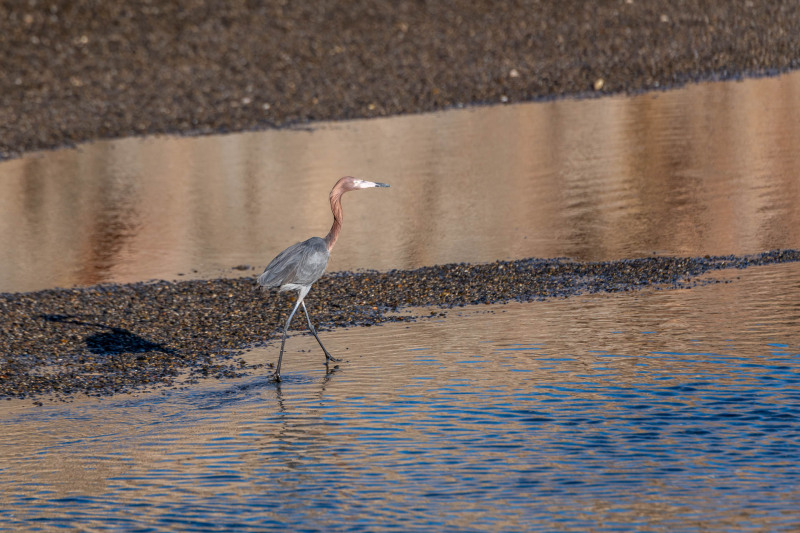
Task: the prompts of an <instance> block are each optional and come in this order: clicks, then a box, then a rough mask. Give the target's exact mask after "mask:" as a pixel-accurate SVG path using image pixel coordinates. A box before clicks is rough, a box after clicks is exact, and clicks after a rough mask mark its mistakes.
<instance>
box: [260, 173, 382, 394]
mask: <svg viewBox="0 0 800 533" xmlns="http://www.w3.org/2000/svg"><path fill="white" fill-rule="evenodd" d="M369 187H388V185H386V184H385V183H375V182H371V181H364V180H359V179H356V178H353V177H350V176H345V177H344V178H342V179H340V180H339V181H337V182H336V185H334V187H333V189H332V190H331V194H330V201H331V211H332V212H333V225H332V226H331V230H330V231H329V232H328V235H326V236H325V238H324V239H323V238H322V237H311V238H310V239H307V240H305V241H303V242H298V243H296V244H293V245H291V246H290V247H288V248H287V249H285V250H284V251H282V252H281V253H279V254H278V256H277V257H275V259H273V260H272V261H270V263H269V265H267V268H265V269H264V272H263V273H262V274H261V275H260V276H259V277H258V284H259V285H261V286H262V287H263V288H265V289H270V288H275V287H277V288H278V291H279V292H283V291H297V303H295V305H294V308H292V312H291V313H290V314H289V318H288V319H287V320H286V325H285V326H284V328H283V338H282V340H281V353H280V356H279V357H278V364H277V366H276V367H275V374H274V377H275V380H276V381H280V379H281V378H280V372H281V361H282V359H283V348H284V346H285V344H286V332H287V330H288V329H289V324H290V323H291V322H292V317H294V314H295V312H296V311H297V308H298V307H300V306H301V305H302V306H303V311H304V312H305V315H306V319H307V321H308V328H309V329H310V330H311V333H313V334H314V337H315V338H316V339H317V342H318V343H319V345H320V348H322V351H323V352H325V363H326V364H327V362H328V361H338V359H335V358H334V357H333V356H331V354H330V353H328V350H326V349H325V346H323V345H322V341H321V340H319V336H318V335H317V332H316V330H315V329H314V326H313V325H312V324H311V317H310V316H308V310H307V309H306V304H305V303H304V302H303V299H304V298H305V297H306V294H308V291H309V290H311V285H312V284H313V283H314V282H315V281H317V280H318V279H319V278H320V277H321V276H322V274H323V273H324V272H325V268H326V267H327V266H328V260H329V259H330V256H331V250H332V249H333V246H334V244H336V239H338V237H339V232H340V231H341V229H342V203H341V198H342V195H343V194H344V193H346V192H348V191H353V190H358V189H366V188H369Z"/></svg>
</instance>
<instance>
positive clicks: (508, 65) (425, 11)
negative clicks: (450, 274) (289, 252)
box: [0, 0, 800, 158]
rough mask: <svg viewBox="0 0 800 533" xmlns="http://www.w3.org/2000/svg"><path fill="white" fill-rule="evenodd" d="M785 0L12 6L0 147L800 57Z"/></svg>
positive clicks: (662, 82) (591, 84)
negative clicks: (764, 0) (778, 0)
mask: <svg viewBox="0 0 800 533" xmlns="http://www.w3.org/2000/svg"><path fill="white" fill-rule="evenodd" d="M797 35H800V4H798V3H793V2H749V1H747V2H745V1H736V2H729V1H727V0H713V1H701V0H688V1H685V2H663V1H662V2H649V1H648V2H645V1H641V0H614V1H604V2H574V1H568V2H559V1H556V0H549V1H543V2H501V3H494V2H492V3H489V2H478V3H475V2H470V1H463V0H459V1H456V2H443V3H415V2H384V1H370V0H361V1H356V2H348V3H347V4H341V3H339V2H333V1H329V0H326V1H323V2H271V3H265V4H261V3H257V2H216V1H202V0H194V1H188V2H180V3H178V2H169V3H163V2H149V1H143V0H140V1H137V2H122V1H120V0H112V1H110V2H101V3H95V2H87V1H78V2H65V1H55V2H47V3H37V2H24V3H23V2H14V3H3V4H2V5H0V47H2V50H3V54H2V58H0V158H7V157H11V156H14V155H17V154H19V153H21V152H24V151H29V150H36V149H42V148H53V147H59V146H65V145H71V144H74V143H78V142H82V141H87V140H92V139H100V138H114V137H123V136H130V135H142V134H153V133H183V134H201V133H210V132H228V131H237V130H250V129H258V128H268V127H275V126H284V125H289V124H297V123H304V122H307V121H313V120H319V119H348V118H356V117H373V116H383V115H392V114H399V113H416V112H422V111H432V110H437V109H443V108H448V107H453V106H460V105H470V104H481V103H489V104H493V103H498V102H519V101H526V100H532V99H539V98H547V97H555V96H564V95H595V94H607V93H615V92H621V91H640V90H647V89H661V88H665V87H672V86H675V85H679V84H683V83H686V82H688V81H692V80H707V79H727V78H735V77H739V76H742V75H748V74H753V75H761V74H769V73H776V72H781V71H785V70H789V69H795V68H797V67H798V66H800V40H798V39H797Z"/></svg>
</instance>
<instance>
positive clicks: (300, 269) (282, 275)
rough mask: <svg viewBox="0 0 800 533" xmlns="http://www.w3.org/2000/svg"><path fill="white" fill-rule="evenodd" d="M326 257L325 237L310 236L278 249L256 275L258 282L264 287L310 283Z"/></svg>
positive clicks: (296, 286) (287, 288)
mask: <svg viewBox="0 0 800 533" xmlns="http://www.w3.org/2000/svg"><path fill="white" fill-rule="evenodd" d="M330 257H331V253H330V252H329V251H328V246H327V245H326V244H325V239H323V238H321V237H311V238H310V239H307V240H305V241H303V242H298V243H297V244H293V245H291V246H290V247H288V248H287V249H285V250H284V251H282V252H281V253H279V254H278V257H276V258H275V259H273V260H272V261H270V263H269V265H267V268H266V269H265V270H264V273H263V274H261V275H260V276H259V277H258V284H259V285H261V286H262V287H264V288H266V289H268V288H272V287H279V290H280V291H290V290H299V289H300V288H301V287H302V286H305V285H308V286H310V285H311V284H312V283H314V282H315V281H317V280H318V279H319V278H320V277H321V276H322V274H323V273H324V272H325V267H327V266H328V259H330Z"/></svg>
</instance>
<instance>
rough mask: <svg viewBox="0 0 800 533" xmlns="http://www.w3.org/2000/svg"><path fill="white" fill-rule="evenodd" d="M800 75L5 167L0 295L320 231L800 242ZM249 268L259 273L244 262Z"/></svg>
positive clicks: (382, 240) (439, 256)
mask: <svg viewBox="0 0 800 533" xmlns="http://www.w3.org/2000/svg"><path fill="white" fill-rule="evenodd" d="M798 102H800V73H794V74H789V75H785V76H781V77H778V78H764V79H757V80H747V81H744V82H727V83H705V84H699V85H691V86H688V87H686V88H685V89H680V90H676V91H670V92H664V93H648V94H644V95H640V96H636V97H625V96H615V97H610V98H602V99H593V100H581V101H575V100H559V101H554V102H546V103H531V104H521V105H509V106H495V107H484V108H473V109H465V110H455V111H448V112H444V113H435V114H428V115H416V116H406V117H392V118H389V119H379V120H366V121H353V122H344V123H333V124H321V125H315V126H314V129H313V130H309V131H301V130H297V131H285V130H284V131H265V132H256V133H245V134H236V135H225V136H212V137H203V138H155V139H153V138H146V139H126V140H121V141H114V142H98V143H94V144H88V145H84V146H82V147H81V148H80V149H78V150H64V151H58V152H47V153H42V154H31V155H29V156H26V157H25V158H23V159H20V160H16V161H9V162H5V163H2V164H0V291H21V290H33V289H38V288H47V287H52V286H71V285H74V284H79V285H87V284H94V283H99V282H104V281H138V280H146V279H151V278H159V279H175V277H176V276H178V275H179V274H185V275H187V276H193V277H197V276H203V277H218V276H220V275H232V274H241V273H248V272H249V271H247V270H245V271H231V268H232V267H234V266H239V265H250V266H253V267H255V268H263V267H264V266H265V265H266V264H267V262H268V261H269V260H270V259H271V258H272V257H274V256H275V255H276V254H277V253H278V252H279V251H280V250H283V249H284V248H285V247H286V246H288V245H290V244H292V243H294V242H297V241H300V240H304V239H306V238H308V237H310V236H313V235H325V234H326V233H327V231H328V228H329V227H330V223H331V214H330V208H329V205H328V191H329V190H330V188H331V187H332V185H333V183H334V182H335V180H336V179H337V178H338V177H339V176H342V175H346V174H351V175H355V176H359V177H364V178H368V179H374V180H377V181H383V182H387V183H390V184H391V185H392V188H391V189H388V190H379V191H376V190H371V191H364V192H361V193H358V195H355V194H353V195H348V196H346V197H345V200H344V209H345V224H344V232H343V234H342V237H341V239H339V241H338V244H337V248H336V252H335V253H334V254H333V257H332V260H331V265H330V269H331V270H349V269H355V268H372V269H390V268H415V267H419V266H423V265H432V264H443V263H450V262H461V261H468V262H485V261H494V260H497V259H519V258H526V257H534V256H535V257H560V256H569V257H572V258H575V259H582V260H597V259H613V258H621V257H631V256H642V255H649V254H652V253H653V252H657V253H661V254H676V255H703V254H723V255H724V254H731V253H756V252H761V251H764V250H769V249H774V248H800V150H798V146H800V105H798ZM249 273H250V274H252V272H249Z"/></svg>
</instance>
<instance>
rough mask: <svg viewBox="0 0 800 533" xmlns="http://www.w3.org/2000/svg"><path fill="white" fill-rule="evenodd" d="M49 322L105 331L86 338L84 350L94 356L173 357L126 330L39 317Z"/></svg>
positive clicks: (69, 318) (62, 317)
mask: <svg viewBox="0 0 800 533" xmlns="http://www.w3.org/2000/svg"><path fill="white" fill-rule="evenodd" d="M41 316H42V318H43V319H45V320H47V321H49V322H60V323H63V324H72V325H77V326H85V327H88V328H99V329H103V330H106V331H102V332H99V333H93V334H91V335H89V336H88V337H86V339H84V341H85V342H86V348H87V349H88V350H89V351H90V352H92V353H93V354H95V355H119V354H123V353H144V352H163V353H166V354H170V355H174V354H175V352H174V350H170V349H169V348H167V347H165V346H163V345H161V344H158V343H155V342H151V341H149V340H147V339H145V338H144V337H141V336H139V335H136V334H135V333H131V332H130V331H128V330H127V329H123V328H117V327H114V326H107V325H105V324H99V323H97V322H83V321H81V320H77V317H75V316H69V315H41Z"/></svg>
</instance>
